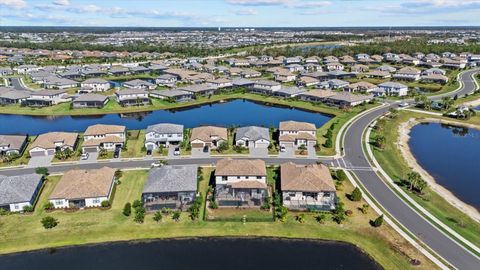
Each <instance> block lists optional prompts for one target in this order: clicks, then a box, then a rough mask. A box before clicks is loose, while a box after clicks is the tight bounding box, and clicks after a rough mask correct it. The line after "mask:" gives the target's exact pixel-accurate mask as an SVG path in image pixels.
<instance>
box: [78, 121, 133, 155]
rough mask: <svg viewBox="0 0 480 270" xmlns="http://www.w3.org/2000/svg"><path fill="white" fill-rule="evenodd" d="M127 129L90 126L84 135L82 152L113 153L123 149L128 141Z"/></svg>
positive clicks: (123, 127) (99, 125)
mask: <svg viewBox="0 0 480 270" xmlns="http://www.w3.org/2000/svg"><path fill="white" fill-rule="evenodd" d="M126 130H127V129H126V127H125V126H118V125H102V124H97V125H93V126H89V127H88V128H87V130H85V133H83V145H82V152H83V153H86V152H99V151H100V150H101V149H105V150H107V151H113V150H115V148H118V147H122V146H123V145H124V144H125V140H126V137H127V135H126Z"/></svg>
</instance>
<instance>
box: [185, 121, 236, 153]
mask: <svg viewBox="0 0 480 270" xmlns="http://www.w3.org/2000/svg"><path fill="white" fill-rule="evenodd" d="M227 141H228V132H227V129H226V128H224V127H215V126H202V127H196V128H193V129H192V133H191V135H190V143H191V145H192V148H203V147H208V148H211V149H216V148H217V147H218V146H219V145H220V144H222V143H224V142H227Z"/></svg>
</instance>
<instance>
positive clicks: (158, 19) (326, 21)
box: [0, 0, 480, 27]
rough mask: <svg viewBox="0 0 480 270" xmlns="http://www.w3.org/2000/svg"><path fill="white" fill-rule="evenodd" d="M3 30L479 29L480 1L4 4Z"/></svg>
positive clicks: (9, 0)
mask: <svg viewBox="0 0 480 270" xmlns="http://www.w3.org/2000/svg"><path fill="white" fill-rule="evenodd" d="M0 26H131V27H135V26H147V27H335V26H340V27H342V26H344V27H349V26H480V0H406V1H395V0H391V1H362V0H350V1H334V0H330V1H328V0H325V1H323V0H322V1H318V0H128V1H125V0H0Z"/></svg>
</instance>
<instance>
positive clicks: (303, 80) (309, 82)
mask: <svg viewBox="0 0 480 270" xmlns="http://www.w3.org/2000/svg"><path fill="white" fill-rule="evenodd" d="M319 83H320V80H318V79H316V78H313V77H309V76H301V77H300V78H299V79H297V85H299V86H306V87H309V86H315V85H318V84H319Z"/></svg>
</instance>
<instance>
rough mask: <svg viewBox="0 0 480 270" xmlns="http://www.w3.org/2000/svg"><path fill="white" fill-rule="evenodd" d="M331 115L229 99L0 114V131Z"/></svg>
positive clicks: (265, 122)
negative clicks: (151, 107)
mask: <svg viewBox="0 0 480 270" xmlns="http://www.w3.org/2000/svg"><path fill="white" fill-rule="evenodd" d="M330 119H331V116H329V115H325V114H321V113H316V112H311V111H306V110H300V109H292V108H286V107H276V106H273V107H272V106H267V105H263V104H260V103H255V102H252V101H248V100H241V99H237V100H232V101H228V102H224V103H213V104H206V105H201V106H196V107H188V108H183V109H177V110H157V111H152V112H145V113H132V114H106V115H97V116H48V117H44V116H27V115H7V114H0V134H30V135H37V134H41V133H45V132H50V131H77V132H83V131H85V129H86V128H87V127H88V126H90V125H94V124H114V125H125V126H126V127H127V129H131V130H132V129H145V128H146V127H147V126H148V125H152V124H157V123H175V124H183V125H184V126H185V127H186V128H192V127H196V126H200V125H220V126H233V125H235V126H247V125H258V126H265V127H270V126H274V127H278V123H279V122H280V121H286V120H295V121H304V122H311V123H315V125H316V126H317V127H320V126H322V125H323V124H325V123H326V122H327V121H328V120H330Z"/></svg>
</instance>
